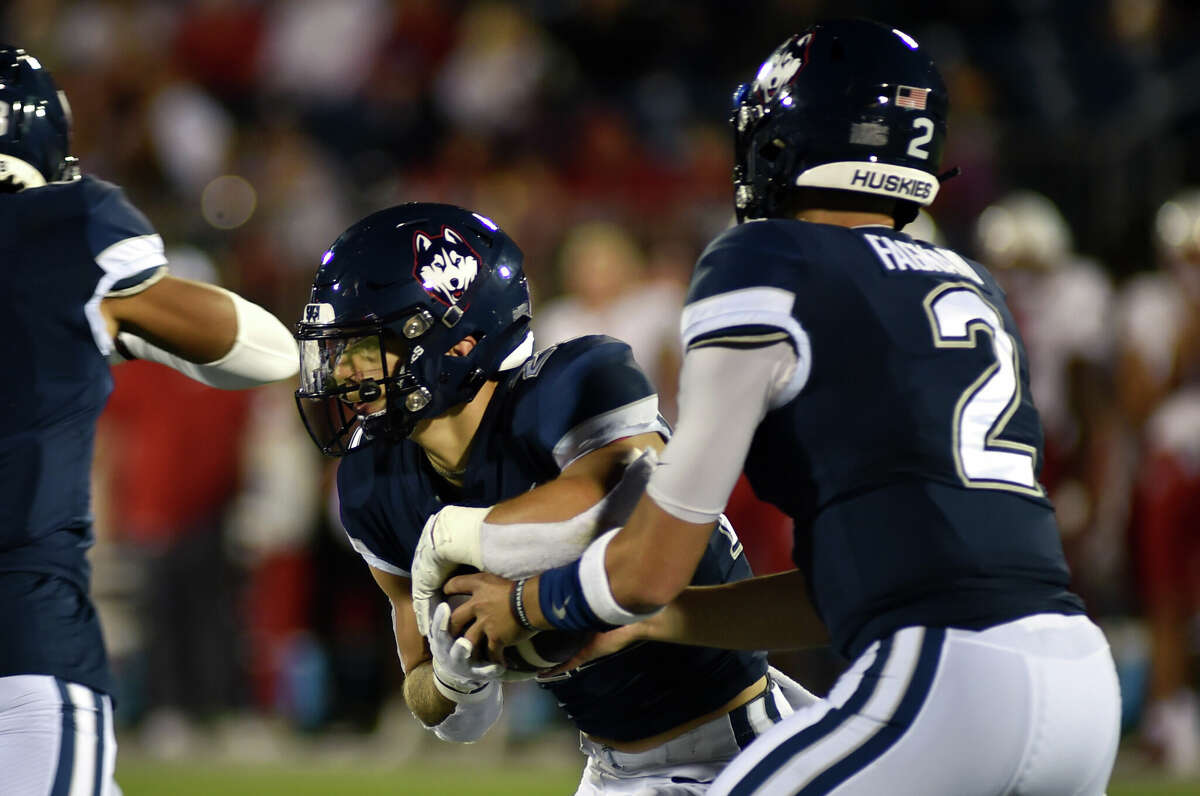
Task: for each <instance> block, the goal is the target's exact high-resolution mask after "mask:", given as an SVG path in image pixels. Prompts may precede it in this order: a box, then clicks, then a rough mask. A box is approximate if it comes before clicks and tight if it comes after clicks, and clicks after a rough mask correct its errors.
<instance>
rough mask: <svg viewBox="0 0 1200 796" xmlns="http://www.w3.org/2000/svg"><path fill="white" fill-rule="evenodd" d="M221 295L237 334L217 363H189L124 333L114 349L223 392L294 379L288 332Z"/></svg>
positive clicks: (258, 310) (296, 361) (296, 363)
mask: <svg viewBox="0 0 1200 796" xmlns="http://www.w3.org/2000/svg"><path fill="white" fill-rule="evenodd" d="M223 292H224V293H225V295H227V296H229V298H230V299H231V300H232V301H233V306H234V310H235V311H236V313H237V325H238V330H237V338H236V339H235V340H234V342H233V347H232V348H230V349H229V351H228V353H226V354H225V356H223V357H221V358H220V359H218V360H215V361H213V362H206V363H204V364H197V363H195V362H189V361H187V360H186V359H183V358H182V357H179V356H176V355H175V354H172V353H171V352H169V351H165V350H163V349H161V348H159V347H157V346H155V345H152V344H150V343H148V342H147V341H145V340H143V339H142V338H140V337H138V336H137V335H133V334H130V333H129V332H121V333H119V334H118V335H117V343H118V349H123V351H122V353H124V352H125V351H127V352H128V353H129V354H132V355H133V356H134V357H136V358H137V359H145V360H149V361H151V362H158V363H159V364H162V365H166V366H168V367H171V368H174V369H175V370H177V371H179V372H180V373H182V374H183V375H185V376H187V377H189V378H191V379H195V380H196V381H198V382H200V383H202V384H207V385H208V386H210V387H217V388H219V389H222V390H242V389H246V388H248V387H258V386H261V385H263V384H270V383H271V382H275V381H281V380H283V379H288V378H291V377H293V376H295V375H296V373H297V372H298V371H299V369H300V357H299V354H298V353H297V351H296V341H295V340H294V339H293V338H292V333H291V332H289V331H288V330H287V327H286V326H284V325H283V324H282V323H280V321H279V319H278V318H276V317H275V316H274V315H272V314H271V313H269V312H267V311H266V310H265V309H263V308H262V307H260V306H258V305H257V304H254V303H252V302H249V301H247V300H246V299H244V298H242V297H241V296H239V295H238V294H236V293H231V292H230V291H228V290H225V291H223Z"/></svg>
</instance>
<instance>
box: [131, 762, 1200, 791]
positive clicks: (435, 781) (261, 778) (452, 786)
mask: <svg viewBox="0 0 1200 796" xmlns="http://www.w3.org/2000/svg"><path fill="white" fill-rule="evenodd" d="M117 780H118V782H119V783H120V784H121V787H122V789H123V790H124V791H125V796H151V794H171V795H172V796H212V794H221V796H276V795H277V794H278V796H338V795H339V794H349V795H350V796H384V794H387V796H563V795H564V794H566V795H567V796H569V795H570V794H572V793H574V792H575V786H576V785H577V784H578V782H579V767H578V766H568V767H544V766H536V767H527V768H524V769H521V768H515V767H513V768H509V767H504V766H496V765H495V764H493V763H487V764H482V765H479V766H478V767H476V766H473V765H470V764H469V762H468V761H462V762H460V763H458V764H455V765H451V766H447V765H441V766H436V767H435V766H427V765H420V764H409V765H406V766H404V767H398V768H395V769H388V770H383V769H378V768H370V767H362V766H346V767H339V766H332V765H331V766H320V767H311V768H310V767H307V766H301V767H283V766H280V765H270V766H264V765H249V764H246V765H243V764H225V763H223V764H220V765H215V766H214V765H208V764H202V763H161V762H148V761H144V760H129V761H122V762H121V763H120V764H119V766H118V769H117ZM1108 796H1200V783H1169V782H1162V781H1152V780H1146V779H1141V780H1138V779H1130V780H1125V781H1121V780H1116V781H1114V782H1113V783H1112V785H1111V786H1110V787H1109V789H1108Z"/></svg>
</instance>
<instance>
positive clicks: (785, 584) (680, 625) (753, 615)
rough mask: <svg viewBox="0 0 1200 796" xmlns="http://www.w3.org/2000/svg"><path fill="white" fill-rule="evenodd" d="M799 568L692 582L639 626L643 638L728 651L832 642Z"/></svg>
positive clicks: (789, 647)
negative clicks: (712, 583)
mask: <svg viewBox="0 0 1200 796" xmlns="http://www.w3.org/2000/svg"><path fill="white" fill-rule="evenodd" d="M804 594H805V584H804V576H803V575H802V574H801V573H800V572H799V570H791V571H789V572H781V573H778V574H775V575H763V576H760V577H757V578H749V579H747V580H742V581H736V582H734V583H726V584H722V585H720V586H692V587H689V588H687V589H685V590H684V591H683V592H681V593H680V594H679V596H678V597H676V598H675V599H674V600H673V601H672V602H671V603H670V604H669V605H667V607H666V609H665V610H663V611H662V612H660V613H658V614H656V615H655V616H653V617H651V618H649V619H645V620H643V621H641V622H639V623H638V624H637V625H636V626H635V627H636V628H637V630H636V631H635V632H636V633H637V634H638V637H639V638H641V639H644V640H653V641H672V642H676V643H680V644H693V645H696V646H703V647H721V648H724V649H745V650H755V649H765V650H783V649H797V648H800V647H811V646H816V645H821V644H826V643H828V640H829V634H828V631H827V630H826V629H825V625H824V624H823V623H822V622H821V620H820V618H819V617H818V616H817V614H816V611H815V610H814V609H813V606H812V603H811V602H809V601H808V600H807V599H806V598H805V597H804V596H803V595H804Z"/></svg>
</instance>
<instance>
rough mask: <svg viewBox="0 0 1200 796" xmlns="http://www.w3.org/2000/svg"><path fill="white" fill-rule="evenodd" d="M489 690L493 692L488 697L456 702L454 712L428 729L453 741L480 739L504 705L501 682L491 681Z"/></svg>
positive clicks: (464, 741) (493, 722) (498, 715)
mask: <svg viewBox="0 0 1200 796" xmlns="http://www.w3.org/2000/svg"><path fill="white" fill-rule="evenodd" d="M487 690H489V691H490V692H491V695H490V696H489V697H488V698H487V699H484V700H481V701H479V702H467V703H464V702H459V703H456V704H455V706H454V712H453V713H451V714H450V715H449V716H447V717H446V718H444V719H442V721H441V723H440V724H435V725H434V726H432V727H427V728H426V729H430V730H433V734H434V735H436V736H437V737H439V738H441V739H442V740H443V741H450V742H451V743H471V742H472V741H478V740H479V739H480V738H482V737H483V736H484V734H485V733H486V732H487V731H488V730H489V729H491V727H492V725H493V724H495V723H496V719H498V718H500V711H501V709H502V708H503V707H504V691H503V689H501V688H500V684H499V683H495V682H493V683H489V684H488V687H487Z"/></svg>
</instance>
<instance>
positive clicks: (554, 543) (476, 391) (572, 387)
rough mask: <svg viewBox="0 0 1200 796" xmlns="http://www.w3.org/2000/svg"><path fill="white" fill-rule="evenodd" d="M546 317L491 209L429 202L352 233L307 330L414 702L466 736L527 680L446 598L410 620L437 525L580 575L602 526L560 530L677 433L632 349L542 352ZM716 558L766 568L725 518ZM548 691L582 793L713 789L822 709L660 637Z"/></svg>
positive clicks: (319, 401)
mask: <svg viewBox="0 0 1200 796" xmlns="http://www.w3.org/2000/svg"><path fill="white" fill-rule="evenodd" d="M529 324H530V301H529V292H528V288H527V286H526V280H525V276H524V273H523V271H522V254H521V251H520V250H519V249H518V248H517V246H516V244H515V243H513V241H512V240H511V239H510V238H509V237H508V236H507V235H506V234H505V233H504V232H503V231H502V230H500V229H499V228H497V226H496V224H494V223H493V222H492V221H490V220H489V219H487V218H485V217H484V216H481V215H479V214H476V213H472V212H469V211H467V210H464V209H461V208H458V207H454V206H451V205H442V204H431V203H412V204H407V205H401V206H398V207H393V208H390V209H387V210H383V211H380V212H377V213H375V214H373V215H371V216H368V217H367V218H365V219H363V220H362V221H360V222H359V223H357V224H355V225H354V226H352V227H351V228H350V229H348V230H347V231H346V232H345V233H343V234H342V235H341V237H339V238H338V239H337V241H335V242H334V244H333V245H332V247H331V248H330V249H329V251H327V252H326V253H325V256H324V259H323V261H322V265H321V267H320V269H319V270H318V272H317V274H316V278H315V280H314V282H313V288H312V296H311V299H310V302H309V304H308V305H307V306H306V308H305V311H304V316H303V318H302V319H301V321H300V323H299V325H298V327H297V337H298V339H299V341H300V355H301V377H300V381H301V386H300V389H299V391H298V392H297V404H298V407H299V409H300V413H301V416H302V417H303V419H304V421H305V425H306V427H307V428H308V429H309V432H310V434H311V435H312V437H313V440H314V441H315V442H316V444H317V445H318V447H320V449H321V450H322V451H323V452H325V453H327V454H333V455H339V456H343V457H344V458H342V459H341V461H340V463H339V467H338V475H337V485H338V496H339V501H340V511H341V517H342V522H343V524H344V525H345V527H346V530H347V532H348V534H349V536H350V540H351V542H352V544H353V546H354V548H355V549H356V550H358V551H359V553H360V554H361V555H362V556H363V558H364V559H365V560H366V562H367V564H368V565H369V567H370V572H371V574H372V576H373V577H374V579H375V580H376V581H377V582H378V584H379V586H380V587H381V589H382V590H383V591H384V592H385V593H386V594H387V596H388V597H389V598H390V601H391V603H392V608H393V615H394V624H395V635H396V644H397V650H398V652H399V656H400V661H401V664H402V666H403V668H404V671H405V679H404V687H403V691H404V697H405V700H406V702H407V704H408V706H409V708H410V709H411V710H412V712H413V714H414V715H415V716H416V717H417V718H418V719H420V720H421V721H422V722H423V723H424V724H425V725H426V726H427V727H429V728H431V729H432V730H433V731H434V732H435V733H436V734H437V735H438V737H440V738H443V739H445V740H450V741H457V742H469V741H474V740H476V739H478V738H480V737H481V736H482V735H483V734H484V733H485V732H486V731H487V730H488V728H489V727H490V726H491V725H492V724H493V723H494V722H495V721H496V719H497V717H498V716H499V714H500V709H501V701H502V686H501V681H503V680H505V679H510V678H512V677H514V676H518V675H517V674H516V673H515V672H513V671H509V670H507V669H505V668H503V667H501V666H497V665H494V664H490V663H487V662H486V661H482V662H480V661H476V660H470V659H468V657H467V656H466V655H465V654H461V653H462V645H456V644H455V639H454V637H453V636H452V635H450V634H449V633H448V631H447V621H448V617H449V607H448V606H447V605H446V604H445V603H441V602H439V601H437V600H436V599H433V600H432V601H431V598H433V594H432V592H430V593H426V594H425V595H424V597H423V598H422V599H421V602H420V604H419V605H418V606H417V608H418V610H417V611H416V612H415V613H414V597H413V593H412V586H411V584H410V573H411V571H412V569H413V561H414V555H420V554H419V553H418V552H417V543H418V540H419V539H420V538H421V534H422V528H423V527H426V526H428V527H431V528H435V527H441V526H446V525H449V526H453V527H455V528H456V529H458V530H460V531H461V530H462V528H463V527H470V528H471V529H472V533H473V534H474V536H475V538H476V540H477V542H478V544H477V545H475V547H474V548H473V552H472V554H470V555H468V556H466V557H464V560H468V561H470V563H472V564H473V565H474V566H476V567H477V568H481V569H484V570H487V571H493V572H500V573H507V574H509V575H515V574H520V573H532V572H536V571H538V570H540V569H544V568H546V567H547V566H554V565H555V564H561V563H566V562H567V561H570V560H572V559H574V558H575V557H577V556H578V555H579V553H580V552H581V551H582V550H583V549H584V547H586V545H587V544H588V543H589V542H590V541H591V539H592V537H593V532H592V527H593V524H594V522H593V523H592V524H589V523H584V524H583V525H582V527H581V528H580V527H579V524H578V523H577V524H576V527H575V528H572V527H571V526H570V524H569V523H568V524H562V523H558V522H557V521H560V520H565V519H567V518H570V517H573V516H575V515H578V514H580V512H581V511H584V510H585V509H589V507H590V510H591V511H599V512H606V511H609V510H616V509H615V507H614V506H613V505H612V502H613V501H615V500H616V493H617V490H616V489H614V488H613V485H614V482H616V481H617V480H618V479H619V478H620V477H621V475H622V473H623V467H624V466H625V464H626V462H627V461H628V460H629V459H630V458H631V457H632V456H633V455H635V454H636V453H637V451H639V450H640V449H650V450H657V449H660V448H661V447H662V444H663V439H664V438H665V437H666V436H667V433H668V431H667V427H666V425H665V423H664V421H663V420H662V419H661V417H660V416H659V414H658V400H657V396H656V395H655V393H654V389H653V387H652V386H651V385H650V383H649V381H648V380H647V378H646V377H645V375H644V374H643V373H642V371H641V370H640V369H639V368H638V366H637V364H636V363H635V362H634V360H633V358H632V355H631V353H630V350H629V347H628V346H627V345H626V344H625V343H622V342H619V341H617V340H614V339H612V338H610V337H603V336H589V337H580V338H576V339H573V340H570V341H567V342H564V343H561V344H559V345H557V346H554V347H552V348H548V349H546V350H543V351H540V352H537V353H536V354H535V353H534V350H533V338H532V335H531V333H530V331H529ZM643 461H644V460H643ZM645 474H646V475H648V472H646V473H645ZM610 490H612V493H611V494H610V495H609V496H608V497H606V493H609V492H610ZM640 493H641V486H640V485H639V486H638V487H637V488H636V489H635V491H634V500H636V499H637V497H638V496H639V495H640ZM632 505H633V504H632V502H630V503H629V505H628V507H627V509H626V512H625V514H626V515H627V513H628V509H631V508H632ZM585 514H586V512H585ZM593 521H595V518H594V517H593ZM564 528H566V532H565V533H564V532H563V529H564ZM459 538H460V539H461V538H462V535H461V534H460V535H459ZM704 548H705V549H704V551H703V552H702V553H701V554H700V556H699V557H698V566H693V568H692V572H691V573H689V580H691V581H693V582H695V583H697V584H720V583H725V582H729V581H733V580H736V579H739V578H744V577H747V576H748V575H749V574H750V570H749V566H748V565H747V563H746V560H745V556H743V555H742V554H741V545H740V544H738V542H737V538H736V536H735V535H734V533H733V531H732V529H731V528H729V527H728V526H727V525H722V526H720V527H717V528H714V527H713V526H712V525H710V527H709V529H708V532H707V534H706V539H705V542H704ZM694 563H695V562H694ZM440 582H441V580H440V578H439V579H438V580H436V581H435V585H440ZM423 633H424V634H426V636H427V638H423V635H422V634H423ZM524 676H526V677H531V676H533V675H532V674H525V675H524ZM780 682H783V686H781V685H780ZM539 684H540V685H542V686H543V687H545V688H547V689H549V690H550V691H551V692H552V693H553V694H554V696H555V698H556V699H557V700H558V702H559V704H560V705H561V706H562V708H563V709H564V710H565V711H566V713H567V714H568V715H569V717H570V719H571V720H572V721H573V722H574V724H575V725H576V726H577V727H578V728H579V729H580V731H581V745H582V748H583V750H584V751H585V753H586V754H587V755H588V762H587V767H586V770H585V772H584V775H583V779H582V781H581V783H580V786H579V793H581V794H597V793H632V792H634V791H638V792H643V790H640V789H647V790H645V791H644V792H650V790H653V792H654V793H663V794H672V793H677V794H690V793H698V792H701V791H702V790H703V789H704V788H706V787H707V785H708V783H710V782H711V781H712V779H713V778H714V776H715V775H716V774H717V773H718V772H719V771H720V769H721V768H722V767H723V766H724V765H725V763H727V762H728V760H730V759H731V758H732V757H733V756H734V755H735V754H736V753H737V752H738V751H739V749H740V747H742V746H745V745H747V744H749V742H750V741H751V740H753V738H754V737H755V736H757V735H758V734H759V733H760V732H762V731H763V730H765V729H766V728H767V727H769V726H772V724H773V722H774V721H776V720H778V718H779V717H780V716H781V715H786V714H789V713H790V712H791V709H790V707H789V704H790V701H793V700H794V701H805V700H810V699H811V698H812V697H811V695H808V694H807V692H803V691H795V692H792V693H785V692H784V691H783V690H782V688H783V687H784V686H790V685H791V684H788V683H786V681H785V680H783V678H780V679H779V680H777V681H775V682H771V681H770V680H769V678H768V667H767V663H766V660H765V657H764V655H763V654H762V653H760V652H729V651H723V650H717V649H711V648H699V647H687V646H680V645H674V644H659V643H647V644H641V645H635V646H630V647H628V648H626V649H623V650H621V651H620V652H619V653H617V654H615V655H613V656H611V657H608V658H603V659H599V660H595V661H593V662H592V663H591V664H590V665H589V666H588V667H586V668H583V669H580V670H578V671H571V672H566V673H563V674H561V675H559V676H556V677H553V678H549V679H543V680H541V681H540V682H539Z"/></svg>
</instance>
